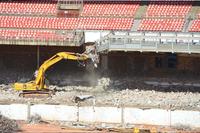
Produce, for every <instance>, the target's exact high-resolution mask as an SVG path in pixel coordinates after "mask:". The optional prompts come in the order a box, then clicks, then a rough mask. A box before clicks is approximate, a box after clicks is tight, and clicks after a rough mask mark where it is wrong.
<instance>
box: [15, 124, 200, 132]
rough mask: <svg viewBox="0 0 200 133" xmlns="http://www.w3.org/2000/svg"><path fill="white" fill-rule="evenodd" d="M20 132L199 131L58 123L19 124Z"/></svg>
mask: <svg viewBox="0 0 200 133" xmlns="http://www.w3.org/2000/svg"><path fill="white" fill-rule="evenodd" d="M19 125H20V127H21V128H20V130H19V131H18V133H108V132H109V133H134V131H136V130H139V131H140V132H142V133H149V132H152V133H156V132H161V133H164V132H165V133H169V132H170V133H198V132H199V131H200V130H199V129H188V128H184V127H165V126H154V125H134V127H131V128H122V127H110V128H102V127H100V126H94V124H92V125H93V126H91V125H90V126H88V127H86V128H81V127H69V126H66V125H59V124H58V123H57V124H55V123H46V124H45V123H38V124H27V123H25V122H19Z"/></svg>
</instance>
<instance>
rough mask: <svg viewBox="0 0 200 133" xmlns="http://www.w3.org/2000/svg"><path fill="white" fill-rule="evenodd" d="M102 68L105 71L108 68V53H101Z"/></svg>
mask: <svg viewBox="0 0 200 133" xmlns="http://www.w3.org/2000/svg"><path fill="white" fill-rule="evenodd" d="M101 69H102V70H103V71H107V70H108V55H107V54H104V55H101Z"/></svg>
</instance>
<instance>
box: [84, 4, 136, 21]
mask: <svg viewBox="0 0 200 133" xmlns="http://www.w3.org/2000/svg"><path fill="white" fill-rule="evenodd" d="M138 8H139V2H119V1H118V2H87V3H85V4H84V5H83V11H82V13H81V16H123V17H133V16H134V15H135V13H136V11H137V9H138Z"/></svg>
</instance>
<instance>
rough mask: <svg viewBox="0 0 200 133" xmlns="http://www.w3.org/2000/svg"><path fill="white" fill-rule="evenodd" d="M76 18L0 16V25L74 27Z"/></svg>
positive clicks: (50, 27)
mask: <svg viewBox="0 0 200 133" xmlns="http://www.w3.org/2000/svg"><path fill="white" fill-rule="evenodd" d="M76 25H77V18H50V17H20V16H0V27H5V28H27V29H29V28H33V29H35V28H39V29H63V30H71V29H75V28H76Z"/></svg>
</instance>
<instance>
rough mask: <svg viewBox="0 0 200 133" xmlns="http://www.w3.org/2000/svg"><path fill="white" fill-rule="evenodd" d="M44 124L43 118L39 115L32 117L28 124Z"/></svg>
mask: <svg viewBox="0 0 200 133" xmlns="http://www.w3.org/2000/svg"><path fill="white" fill-rule="evenodd" d="M41 122H43V121H42V118H41V116H40V115H38V114H35V115H32V116H31V117H30V118H29V119H28V123H29V124H38V123H41Z"/></svg>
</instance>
